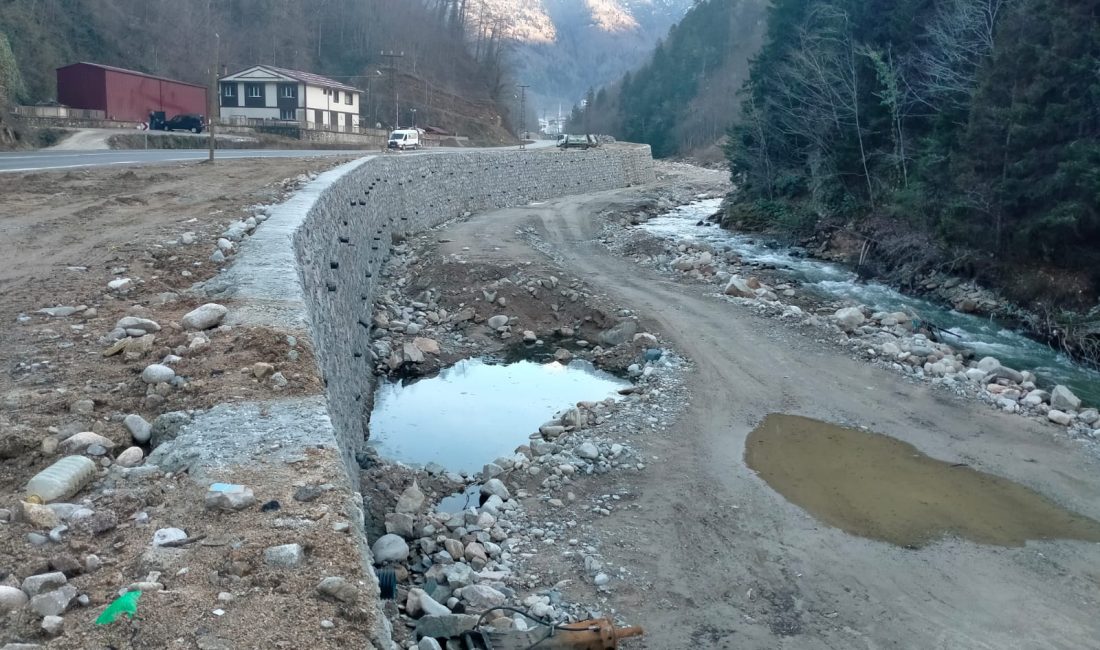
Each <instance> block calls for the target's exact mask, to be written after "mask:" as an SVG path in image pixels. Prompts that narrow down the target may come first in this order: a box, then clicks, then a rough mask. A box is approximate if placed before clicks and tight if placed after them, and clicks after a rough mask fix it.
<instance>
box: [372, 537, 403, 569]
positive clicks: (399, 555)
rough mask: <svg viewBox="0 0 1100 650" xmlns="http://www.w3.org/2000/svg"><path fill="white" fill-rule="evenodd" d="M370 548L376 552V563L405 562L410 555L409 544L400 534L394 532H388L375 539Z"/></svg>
mask: <svg viewBox="0 0 1100 650" xmlns="http://www.w3.org/2000/svg"><path fill="white" fill-rule="evenodd" d="M370 550H371V553H373V554H374V563H375V564H385V563H387V562H404V561H405V560H406V559H407V558H408V557H409V545H408V544H407V543H406V542H405V540H404V539H402V538H401V536H400V535H394V534H393V533H387V534H385V535H383V536H381V537H379V538H378V539H376V540H374V544H373V545H372V546H371V547H370Z"/></svg>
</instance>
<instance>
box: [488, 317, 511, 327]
mask: <svg viewBox="0 0 1100 650" xmlns="http://www.w3.org/2000/svg"><path fill="white" fill-rule="evenodd" d="M507 324H508V317H507V316H505V315H503V314H497V315H496V316H493V317H491V318H490V319H489V320H488V321H486V325H488V326H489V327H490V328H491V329H495V330H498V329H500V328H502V327H504V326H505V325H507Z"/></svg>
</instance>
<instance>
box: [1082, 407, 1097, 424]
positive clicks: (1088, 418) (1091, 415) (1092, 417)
mask: <svg viewBox="0 0 1100 650" xmlns="http://www.w3.org/2000/svg"><path fill="white" fill-rule="evenodd" d="M1077 419H1078V420H1080V421H1082V422H1084V423H1085V424H1093V423H1095V422H1096V421H1097V420H1100V411H1097V410H1096V409H1085V410H1084V411H1081V412H1080V413H1078V414H1077Z"/></svg>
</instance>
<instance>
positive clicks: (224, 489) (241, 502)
mask: <svg viewBox="0 0 1100 650" xmlns="http://www.w3.org/2000/svg"><path fill="white" fill-rule="evenodd" d="M203 503H204V505H205V506H206V509H207V510H225V511H230V512H232V511H237V510H244V509H245V508H248V507H250V506H252V505H253V504H254V503H256V497H255V496H254V495H253V494H252V490H251V489H250V488H247V487H245V486H243V485H236V484H234V483H213V484H211V485H210V487H209V489H207V491H206V496H205V497H204V499H203Z"/></svg>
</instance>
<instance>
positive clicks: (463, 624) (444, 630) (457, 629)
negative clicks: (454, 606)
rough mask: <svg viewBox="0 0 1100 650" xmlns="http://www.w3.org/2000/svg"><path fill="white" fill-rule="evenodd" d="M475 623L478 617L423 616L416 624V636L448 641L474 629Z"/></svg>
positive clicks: (458, 615) (456, 615) (462, 615)
mask: <svg viewBox="0 0 1100 650" xmlns="http://www.w3.org/2000/svg"><path fill="white" fill-rule="evenodd" d="M477 622H478V617H477V616H474V615H473V614H444V615H442V616H424V617H422V618H421V619H420V620H418V621H417V622H416V636H417V637H430V638H432V639H449V638H451V637H457V636H459V635H461V634H462V633H463V632H469V631H470V630H472V629H474V627H475V626H476V625H477Z"/></svg>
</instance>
